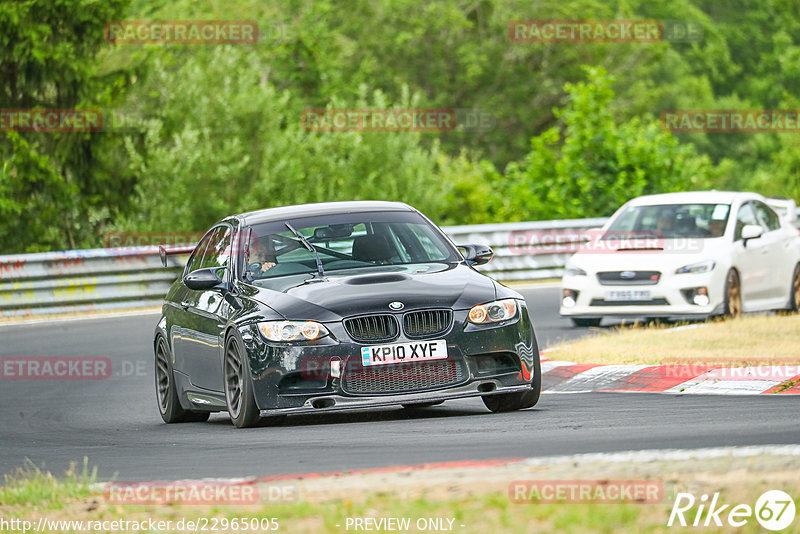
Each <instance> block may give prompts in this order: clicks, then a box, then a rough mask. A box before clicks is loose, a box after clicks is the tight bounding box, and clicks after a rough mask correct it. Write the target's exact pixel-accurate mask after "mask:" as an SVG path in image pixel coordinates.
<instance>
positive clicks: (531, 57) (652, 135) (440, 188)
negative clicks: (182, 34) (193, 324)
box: [0, 0, 800, 252]
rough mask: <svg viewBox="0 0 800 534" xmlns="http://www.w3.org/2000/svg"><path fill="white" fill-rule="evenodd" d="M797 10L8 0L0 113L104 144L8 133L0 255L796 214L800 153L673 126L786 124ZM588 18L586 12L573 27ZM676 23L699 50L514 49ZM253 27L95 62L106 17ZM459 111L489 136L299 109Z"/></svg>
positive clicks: (545, 0)
mask: <svg viewBox="0 0 800 534" xmlns="http://www.w3.org/2000/svg"><path fill="white" fill-rule="evenodd" d="M798 6H799V5H798V4H797V2H795V1H793V0H770V1H769V2H762V3H759V2H743V1H739V0H725V1H720V0H672V1H669V2H668V1H653V0H612V1H610V2H597V1H596V0H542V1H539V2H536V3H531V2H529V1H523V0H478V1H474V0H469V1H467V0H437V1H434V2H428V3H423V4H420V3H419V2H416V1H412V0H391V1H389V0H353V1H351V2H347V3H346V5H345V4H341V3H337V2H333V1H332V0H318V1H315V2H313V3H308V2H301V1H300V0H289V1H280V2H279V1H278V0H239V1H237V2H230V1H228V0H207V1H204V2H195V1H193V0H175V1H174V2H168V3H163V2H154V1H153V0H110V1H106V2H95V1H93V0H20V1H13V2H9V1H4V2H0V43H2V45H3V46H2V47H1V48H0V99H1V101H0V106H1V107H2V108H5V109H9V108H11V109H14V108H31V107H50V108H74V107H87V108H91V107H94V108H100V109H102V110H103V112H104V119H106V123H107V127H106V128H104V131H102V132H84V133H43V132H38V133H37V132H15V131H0V158H2V159H1V161H0V219H2V221H3V222H2V223H0V250H1V251H2V252H21V251H36V250H46V249H54V248H72V247H85V246H99V245H101V244H102V235H103V234H104V233H105V232H108V231H111V230H154V231H169V230H176V231H197V230H203V229H205V228H206V227H207V226H208V225H209V224H211V223H212V222H213V221H215V220H217V219H218V218H220V217H222V216H224V215H226V214H229V213H233V212H237V211H241V210H249V209H256V208H264V207H270V206H277V205H283V204H294V203H301V202H315V201H323V200H347V199H367V198H372V199H395V200H403V201H406V202H409V203H411V204H413V205H415V206H417V207H419V208H420V209H422V210H424V211H425V212H426V213H428V214H429V215H431V216H432V217H433V218H434V220H436V221H437V222H441V223H445V224H466V223H483V222H503V221H509V220H532V219H546V218H553V217H583V216H594V215H608V214H610V213H611V212H612V211H613V210H614V209H615V208H616V207H617V206H618V205H619V204H620V203H621V202H623V201H625V200H627V199H628V198H630V197H632V196H635V195H638V194H643V193H650V192H660V191H674V190H682V189H697V188H704V187H716V188H730V189H753V190H757V191H760V192H764V193H767V194H772V195H784V196H793V197H794V198H796V199H797V200H800V170H799V169H800V159H799V158H798V156H797V150H796V147H797V142H798V134H739V135H735V134H727V135H726V134H680V135H678V136H672V135H670V134H669V133H668V132H666V131H664V130H663V129H662V128H661V127H660V126H659V124H658V121H657V119H656V117H658V116H659V114H660V112H661V111H662V110H667V109H706V108H710V109H714V108H720V109H723V108H742V109H758V108H766V109H770V108H785V109H796V108H798V107H800V106H798V100H797V95H796V88H797V87H798V83H800V31H798V30H800V22H798V21H800V7H798ZM576 14H579V15H576ZM575 18H581V19H637V18H638V19H662V20H666V19H672V20H688V21H692V22H695V23H699V24H702V26H703V30H704V34H703V39H702V40H701V41H698V42H685V43H684V42H658V43H647V44H642V43H621V44H614V43H572V44H570V43H560V44H547V43H540V44H531V43H514V42H512V41H511V40H510V39H509V36H508V27H509V23H511V22H512V21H515V20H530V19H575ZM203 19H206V20H255V21H256V22H257V23H258V25H259V28H260V39H259V41H258V42H257V43H255V44H244V45H176V44H167V45H162V44H148V45H121V44H110V43H106V42H105V41H104V39H103V27H104V26H105V24H106V23H107V22H109V21H112V20H203ZM326 107H328V108H364V107H378V108H382V107H385V108H392V107H417V108H454V109H458V108H467V109H479V110H483V111H485V112H488V113H490V114H491V115H492V116H493V117H494V118H495V126H494V128H490V129H485V130H476V131H463V130H457V131H449V132H441V133H438V134H431V133H413V132H373V133H369V132H333V133H322V132H310V131H306V130H304V129H303V127H302V125H301V122H300V115H301V113H302V112H303V110H304V109H306V108H326Z"/></svg>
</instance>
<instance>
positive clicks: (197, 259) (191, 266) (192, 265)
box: [186, 230, 216, 274]
mask: <svg viewBox="0 0 800 534" xmlns="http://www.w3.org/2000/svg"><path fill="white" fill-rule="evenodd" d="M215 233H216V230H215V231H213V232H209V233H207V234H206V235H205V236H204V237H203V238H202V239H201V240H200V242H199V243H198V244H197V246H196V247H195V249H194V253H193V254H192V257H191V258H189V261H188V263H187V264H186V273H187V274H188V273H190V272H192V271H196V270H197V269H199V268H200V264H201V263H202V262H203V254H204V253H205V251H206V250H208V246H209V243H210V242H211V239H212V238H213V237H214V234H215Z"/></svg>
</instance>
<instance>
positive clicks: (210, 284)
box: [183, 267, 223, 291]
mask: <svg viewBox="0 0 800 534" xmlns="http://www.w3.org/2000/svg"><path fill="white" fill-rule="evenodd" d="M218 270H219V267H208V268H206V269H197V270H196V271H192V272H190V273H189V274H187V275H186V276H184V277H183V283H184V284H186V287H188V288H189V289H196V290H198V291H204V290H206V289H214V288H217V287H219V288H222V286H223V283H222V280H220V279H219V276H217V271H218Z"/></svg>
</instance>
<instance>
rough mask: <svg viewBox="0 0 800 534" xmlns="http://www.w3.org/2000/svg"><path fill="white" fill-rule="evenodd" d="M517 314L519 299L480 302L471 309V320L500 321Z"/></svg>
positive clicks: (474, 321) (482, 322) (473, 321)
mask: <svg viewBox="0 0 800 534" xmlns="http://www.w3.org/2000/svg"><path fill="white" fill-rule="evenodd" d="M516 316H517V301H516V300H514V299H505V300H496V301H494V302H489V303H488V304H479V305H477V306H474V307H473V308H472V309H471V310H469V316H468V319H469V322H471V323H475V324H486V323H499V322H500V321H507V320H508V319H513V318H514V317H516Z"/></svg>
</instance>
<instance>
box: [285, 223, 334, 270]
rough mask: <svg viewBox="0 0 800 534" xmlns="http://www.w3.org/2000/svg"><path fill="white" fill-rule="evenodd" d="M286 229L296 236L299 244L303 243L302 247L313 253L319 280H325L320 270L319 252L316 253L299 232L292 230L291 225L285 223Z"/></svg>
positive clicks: (314, 248)
mask: <svg viewBox="0 0 800 534" xmlns="http://www.w3.org/2000/svg"><path fill="white" fill-rule="evenodd" d="M286 228H288V229H289V230H291V231H292V233H293V234H294V235H295V236H297V239H299V240H300V242H301V243H303V246H304V247H306V248H307V249H308V250H310V251H311V252H313V253H314V259H315V260H317V275H318V276H319V278H320V279H323V278H325V270H324V269H323V268H322V260H321V259H320V257H319V252H318V251H317V249H316V247H314V245H312V244H311V243H310V242H309V241H308V239H306V238H305V237H304V236H303V234H301V233H300V232H298V231H297V230H295V229H294V227H292V225H291V224H289V223H288V222H287V223H286Z"/></svg>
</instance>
